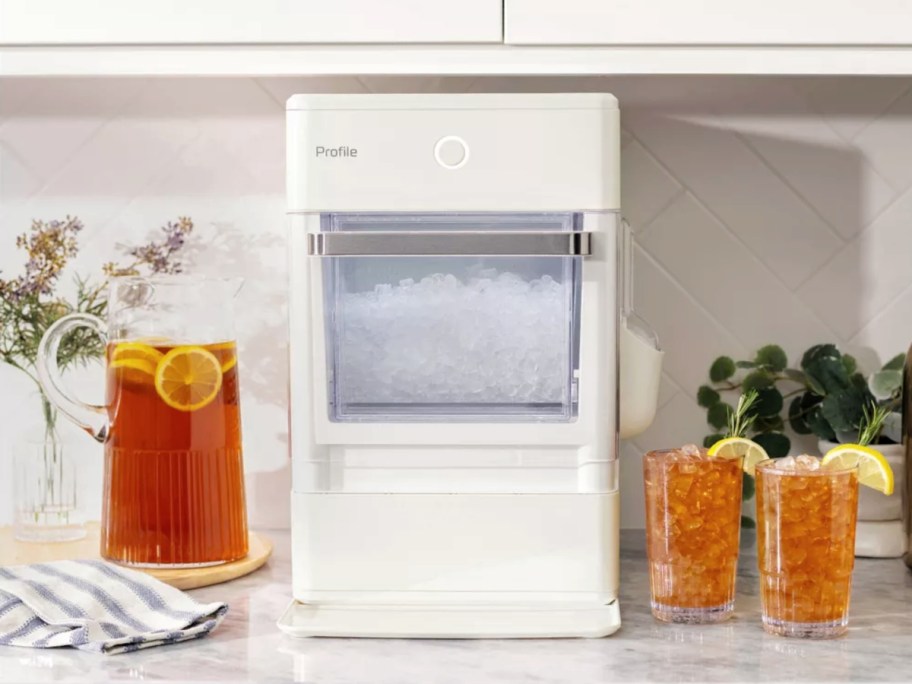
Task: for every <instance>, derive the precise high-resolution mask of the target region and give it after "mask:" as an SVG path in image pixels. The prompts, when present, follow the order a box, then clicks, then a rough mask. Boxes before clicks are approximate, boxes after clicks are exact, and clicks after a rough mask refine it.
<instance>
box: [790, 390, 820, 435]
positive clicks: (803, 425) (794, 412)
mask: <svg viewBox="0 0 912 684" xmlns="http://www.w3.org/2000/svg"><path fill="white" fill-rule="evenodd" d="M818 403H820V398H819V397H817V396H815V395H813V394H811V393H810V392H805V393H804V394H802V395H800V396H797V397H795V398H794V399H792V403H791V404H789V412H788V413H789V425H791V426H792V430H794V431H795V432H797V433H798V434H799V435H809V434H811V432H812V430H811V426H810V425H809V424H808V413H809V412H810V409H811V408H812V407H813V406H814V405H816V404H818Z"/></svg>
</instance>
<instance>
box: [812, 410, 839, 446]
mask: <svg viewBox="0 0 912 684" xmlns="http://www.w3.org/2000/svg"><path fill="white" fill-rule="evenodd" d="M807 424H808V427H810V428H811V431H812V432H813V433H814V434H815V435H817V436H818V437H819V438H820V439H826V440H829V441H830V442H835V441H837V439H836V431H835V430H834V429H833V426H832V425H830V424H829V423H828V422H827V419H826V418H824V417H823V411H821V410H820V407H819V406H818V407H817V408H815V409H813V410H812V411H811V412H810V413H808V416H807Z"/></svg>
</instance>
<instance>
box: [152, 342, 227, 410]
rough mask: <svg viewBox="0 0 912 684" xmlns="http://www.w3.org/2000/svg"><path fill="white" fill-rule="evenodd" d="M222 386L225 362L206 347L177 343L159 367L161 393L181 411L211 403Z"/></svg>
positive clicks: (160, 395)
mask: <svg viewBox="0 0 912 684" xmlns="http://www.w3.org/2000/svg"><path fill="white" fill-rule="evenodd" d="M221 388H222V364H221V363H220V362H219V360H218V359H217V358H216V356H215V354H213V353H212V352H210V351H208V350H206V349H204V348H203V347H175V348H174V349H172V350H171V351H169V352H168V353H167V354H165V356H164V357H163V358H162V360H161V361H159V363H158V368H156V370H155V390H156V391H157V392H158V396H159V397H161V399H162V401H164V402H165V403H166V404H167V405H168V406H170V407H171V408H173V409H177V410H178V411H196V410H198V409H201V408H203V407H205V406H208V405H209V404H211V403H212V401H213V400H214V399H215V397H216V396H218V393H219V390H220V389H221Z"/></svg>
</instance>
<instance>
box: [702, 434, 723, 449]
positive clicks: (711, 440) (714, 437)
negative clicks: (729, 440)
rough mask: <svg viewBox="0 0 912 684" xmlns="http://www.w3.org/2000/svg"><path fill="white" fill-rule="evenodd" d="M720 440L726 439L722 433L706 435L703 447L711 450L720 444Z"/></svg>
mask: <svg viewBox="0 0 912 684" xmlns="http://www.w3.org/2000/svg"><path fill="white" fill-rule="evenodd" d="M720 439H725V435H723V434H722V433H721V432H716V433H714V434H711V435H706V437H704V438H703V446H704V447H706V448H707V449H709V447H711V446H712V445H713V444H715V443H716V442H718V441H719V440H720Z"/></svg>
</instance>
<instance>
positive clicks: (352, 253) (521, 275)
mask: <svg viewBox="0 0 912 684" xmlns="http://www.w3.org/2000/svg"><path fill="white" fill-rule="evenodd" d="M619 142H620V141H619V129H618V108H617V101H616V100H615V98H614V97H612V96H611V95H606V94H593V93H590V94H509V95H506V94H505V95H500V94H498V95H488V94H484V95H436V94H434V95H298V96H295V97H292V98H291V99H290V100H289V102H288V213H289V216H290V288H291V289H290V336H291V339H290V343H291V348H290V391H291V409H290V424H291V456H292V459H293V471H294V476H293V479H294V485H293V493H292V537H293V565H294V602H293V603H292V605H291V606H290V607H289V609H288V611H287V612H286V614H285V615H284V616H283V617H282V619H281V620H280V626H281V627H282V628H283V629H284V630H286V631H287V632H289V633H292V634H296V635H301V636H365V637H386V636H388V637H567V636H592V637H597V636H605V635H607V634H610V633H612V632H614V631H615V630H616V629H617V628H618V626H619V625H620V614H619V610H618V602H617V590H618V530H619V505H618V497H619V492H618V438H619V436H628V435H633V434H636V433H638V432H641V431H642V430H644V429H645V428H646V427H647V426H648V425H649V423H650V422H651V421H652V418H653V415H654V412H655V403H656V394H657V389H658V379H659V374H660V366H661V357H662V353H661V351H659V349H658V347H657V345H656V342H655V339H654V337H652V336H651V333H649V332H648V328H646V327H645V326H644V325H643V324H642V323H641V322H639V321H638V320H637V319H636V318H635V316H634V315H633V314H632V312H631V311H630V307H629V306H628V304H627V302H629V291H630V288H629V281H630V258H629V256H630V242H629V238H628V236H627V231H626V229H625V227H624V225H623V223H622V221H621V219H620V202H619V198H620V191H619V187H620V183H619V180H620V179H619Z"/></svg>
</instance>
